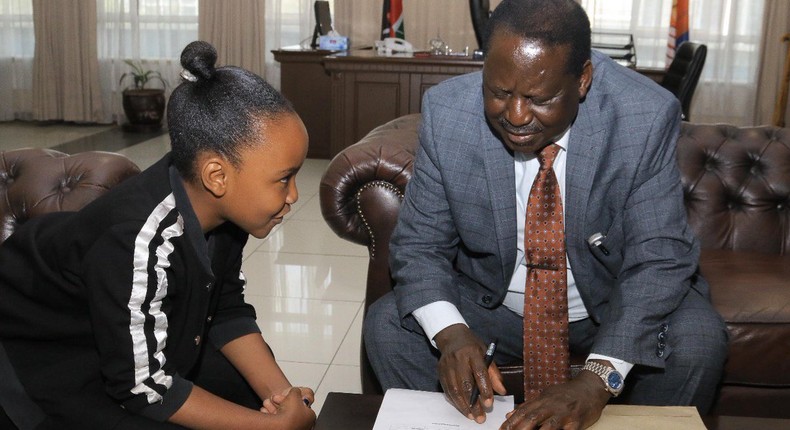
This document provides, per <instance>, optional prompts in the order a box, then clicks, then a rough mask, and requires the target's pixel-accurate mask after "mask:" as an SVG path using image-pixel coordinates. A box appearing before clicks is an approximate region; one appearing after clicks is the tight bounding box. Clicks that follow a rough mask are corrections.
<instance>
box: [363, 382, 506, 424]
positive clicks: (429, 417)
mask: <svg viewBox="0 0 790 430" xmlns="http://www.w3.org/2000/svg"><path fill="white" fill-rule="evenodd" d="M512 410H513V396H494V406H493V407H492V409H491V411H490V412H488V413H486V422H485V423H483V424H477V423H476V422H474V421H472V420H470V419H469V418H467V417H465V416H463V415H461V413H460V412H458V410H457V409H455V407H454V406H453V405H451V404H450V402H448V401H447V399H445V398H444V394H443V393H431V392H427V391H414V390H402V389H399V388H390V389H389V390H387V393H386V394H384V401H383V402H382V403H381V409H379V414H378V416H377V417H376V424H375V425H374V426H373V430H497V429H499V426H500V425H502V423H503V422H505V414H507V413H508V412H510V411H512Z"/></svg>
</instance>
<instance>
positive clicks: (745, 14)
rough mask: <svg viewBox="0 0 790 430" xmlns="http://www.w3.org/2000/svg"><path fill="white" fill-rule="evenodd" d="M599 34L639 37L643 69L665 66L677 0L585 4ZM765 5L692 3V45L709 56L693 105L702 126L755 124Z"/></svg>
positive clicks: (735, 0)
mask: <svg viewBox="0 0 790 430" xmlns="http://www.w3.org/2000/svg"><path fill="white" fill-rule="evenodd" d="M581 4H582V6H583V7H584V8H585V10H586V11H587V14H588V15H589V16H590V22H591V25H592V27H593V30H594V31H620V32H629V33H632V34H633V35H634V43H635V45H636V55H637V66H638V67H665V65H666V64H665V54H666V42H667V38H668V32H669V16H670V13H671V7H672V0H624V1H617V2H614V1H611V0H581ZM763 7H764V0H691V1H689V35H690V40H692V41H694V42H700V43H704V44H705V45H707V47H708V56H707V59H706V61H705V67H704V69H703V71H702V77H701V78H700V82H699V84H698V85H697V89H696V92H695V94H694V99H693V101H692V105H691V118H693V121H694V122H697V123H717V122H723V123H729V124H735V125H750V124H752V121H753V117H754V105H755V98H756V92H757V71H758V67H759V62H760V46H761V34H762V27H763V24H762V19H763Z"/></svg>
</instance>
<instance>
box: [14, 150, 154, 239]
mask: <svg viewBox="0 0 790 430" xmlns="http://www.w3.org/2000/svg"><path fill="white" fill-rule="evenodd" d="M139 172H140V169H139V168H138V167H137V165H135V164H134V163H133V162H132V161H131V160H129V159H128V158H126V157H125V156H123V155H120V154H115V153H110V152H102V151H86V152H81V153H78V154H74V155H67V154H64V153H62V152H58V151H54V150H51V149H39V148H27V149H16V150H12V151H0V243H2V242H3V241H5V239H6V238H8V236H10V235H11V233H13V232H14V230H15V229H16V227H17V226H19V225H20V224H22V223H24V222H25V221H26V220H28V219H30V218H32V217H35V216H38V215H42V214H45V213H49V212H56V211H75V210H78V209H80V208H82V207H83V206H85V205H86V204H88V203H89V202H91V201H92V200H94V199H95V198H97V197H99V196H100V195H102V194H104V193H105V192H107V190H109V189H110V188H112V187H114V186H115V185H117V184H119V183H120V182H121V181H123V180H124V179H126V178H128V177H130V176H133V175H136V174H137V173H139Z"/></svg>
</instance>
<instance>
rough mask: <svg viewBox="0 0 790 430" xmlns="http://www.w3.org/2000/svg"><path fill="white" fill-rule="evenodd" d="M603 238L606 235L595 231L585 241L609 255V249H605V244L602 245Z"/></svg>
mask: <svg viewBox="0 0 790 430" xmlns="http://www.w3.org/2000/svg"><path fill="white" fill-rule="evenodd" d="M604 239H606V236H604V235H603V234H601V233H600V232H597V233H593V234H592V236H590V238H589V239H587V243H589V244H590V246H594V247H596V248H598V249H600V250H601V252H603V255H609V250H608V249H606V247H605V246H603V240H604Z"/></svg>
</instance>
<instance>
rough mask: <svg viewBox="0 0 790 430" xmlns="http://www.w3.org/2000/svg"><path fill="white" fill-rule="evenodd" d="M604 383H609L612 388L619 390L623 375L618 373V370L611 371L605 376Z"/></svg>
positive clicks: (621, 385)
mask: <svg viewBox="0 0 790 430" xmlns="http://www.w3.org/2000/svg"><path fill="white" fill-rule="evenodd" d="M606 383H607V384H609V386H610V387H612V389H613V390H619V389H620V388H622V387H623V377H622V376H621V375H620V372H611V373H609V376H608V377H607V378H606Z"/></svg>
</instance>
